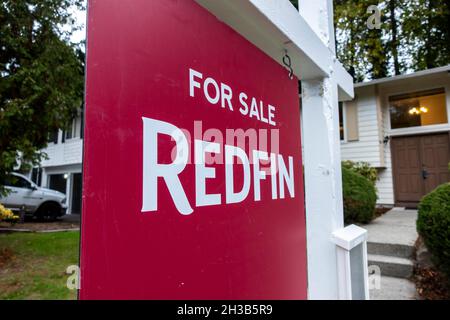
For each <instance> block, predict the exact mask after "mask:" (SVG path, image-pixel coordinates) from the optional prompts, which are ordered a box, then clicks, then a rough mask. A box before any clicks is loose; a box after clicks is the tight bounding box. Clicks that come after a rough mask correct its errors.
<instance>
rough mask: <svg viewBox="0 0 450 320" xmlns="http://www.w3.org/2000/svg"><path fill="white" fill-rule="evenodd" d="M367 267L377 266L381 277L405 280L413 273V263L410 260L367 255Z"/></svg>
mask: <svg viewBox="0 0 450 320" xmlns="http://www.w3.org/2000/svg"><path fill="white" fill-rule="evenodd" d="M367 258H368V261H369V266H378V267H379V268H380V270H381V276H383V277H396V278H403V279H407V278H409V277H411V275H412V273H413V268H414V263H413V262H412V260H410V259H406V258H398V257H391V256H383V255H376V254H369V255H368V256H367Z"/></svg>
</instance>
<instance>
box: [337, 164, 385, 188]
mask: <svg viewBox="0 0 450 320" xmlns="http://www.w3.org/2000/svg"><path fill="white" fill-rule="evenodd" d="M342 167H343V168H346V169H349V170H352V171H354V172H356V173H358V174H360V175H362V176H363V177H365V178H366V179H368V180H369V181H370V182H372V184H373V185H375V184H376V182H377V180H378V171H377V169H375V168H373V167H371V166H370V164H369V163H367V162H353V161H343V162H342Z"/></svg>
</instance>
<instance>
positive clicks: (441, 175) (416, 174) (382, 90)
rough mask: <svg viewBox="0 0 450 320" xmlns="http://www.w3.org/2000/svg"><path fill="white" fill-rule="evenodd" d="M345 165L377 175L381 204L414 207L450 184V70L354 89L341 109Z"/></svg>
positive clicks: (441, 68)
mask: <svg viewBox="0 0 450 320" xmlns="http://www.w3.org/2000/svg"><path fill="white" fill-rule="evenodd" d="M340 114H341V117H340V127H341V153H342V159H343V160H351V161H365V162H368V163H370V164H371V165H372V166H373V167H376V168H377V169H378V173H379V181H378V183H377V189H378V197H379V199H378V204H379V205H383V206H399V207H416V206H417V204H418V203H419V201H420V199H421V198H422V197H423V196H424V195H425V194H427V193H429V192H430V191H432V190H433V189H434V188H436V187H437V186H438V185H440V184H442V183H444V182H447V181H450V174H449V172H448V163H449V162H450V122H449V119H450V65H449V66H445V67H440V68H435V69H430V70H425V71H420V72H416V73H412V74H407V75H401V76H395V77H390V78H383V79H377V80H373V81H370V82H363V83H357V84H355V99H354V100H353V101H350V102H346V103H342V104H341V105H340Z"/></svg>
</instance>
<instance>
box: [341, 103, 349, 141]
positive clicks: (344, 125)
mask: <svg viewBox="0 0 450 320" xmlns="http://www.w3.org/2000/svg"><path fill="white" fill-rule="evenodd" d="M341 107H342V127H343V130H344V138H343V139H342V138H341V128H340V126H341V119H339V139H340V141H341V143H343V144H344V143H348V140H347V113H346V111H347V108H346V107H345V102H343V101H340V102H339V108H341ZM339 116H340V112H339Z"/></svg>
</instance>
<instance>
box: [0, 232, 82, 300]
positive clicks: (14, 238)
mask: <svg viewBox="0 0 450 320" xmlns="http://www.w3.org/2000/svg"><path fill="white" fill-rule="evenodd" d="M79 236H80V234H79V232H61V233H12V234H0V299H51V300H53V299H57V300H65V299H76V291H70V290H69V289H67V287H66V281H67V278H68V275H67V274H66V269H67V267H68V266H69V265H78V247H79Z"/></svg>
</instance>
